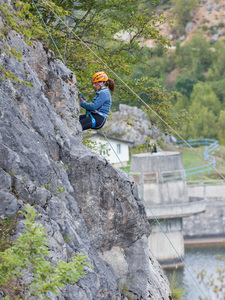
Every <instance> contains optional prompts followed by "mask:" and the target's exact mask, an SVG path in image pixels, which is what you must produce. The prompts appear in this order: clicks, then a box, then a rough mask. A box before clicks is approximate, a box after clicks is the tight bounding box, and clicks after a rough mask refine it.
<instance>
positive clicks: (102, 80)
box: [79, 72, 115, 130]
mask: <svg viewBox="0 0 225 300" xmlns="http://www.w3.org/2000/svg"><path fill="white" fill-rule="evenodd" d="M92 84H93V86H94V87H95V88H96V90H97V92H96V97H95V98H94V99H93V102H92V103H88V102H86V101H85V99H84V97H83V96H82V95H81V94H79V98H80V105H81V107H83V108H85V109H86V114H85V115H80V118H79V120H80V123H81V126H82V129H83V130H87V129H90V128H93V129H96V130H97V129H100V128H102V127H103V125H104V124H105V122H106V119H107V117H108V115H109V111H110V107H111V94H110V92H109V90H110V91H111V92H113V91H114V87H115V84H114V81H113V80H112V79H110V78H108V76H107V75H106V74H105V72H97V73H95V74H94V75H93V78H92Z"/></svg>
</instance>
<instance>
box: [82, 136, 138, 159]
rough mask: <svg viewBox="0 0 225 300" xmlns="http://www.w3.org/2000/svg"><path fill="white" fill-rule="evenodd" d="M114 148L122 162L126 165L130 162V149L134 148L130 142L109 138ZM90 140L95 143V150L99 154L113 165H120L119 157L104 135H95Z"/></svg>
mask: <svg viewBox="0 0 225 300" xmlns="http://www.w3.org/2000/svg"><path fill="white" fill-rule="evenodd" d="M107 138H108V140H109V142H110V144H111V146H112V148H113V149H114V150H115V151H116V154H117V155H118V157H119V158H120V160H121V162H122V163H123V164H124V165H126V164H127V162H128V161H129V147H131V146H133V143H132V142H130V141H126V140H122V139H118V138H114V137H110V136H107ZM88 140H90V141H92V142H93V148H94V150H96V151H97V152H98V153H99V154H101V155H102V156H104V157H105V158H106V159H107V160H108V161H109V162H110V163H111V164H116V165H117V164H120V161H119V159H118V157H117V155H116V154H115V153H114V151H113V149H111V147H110V145H109V144H108V142H107V140H106V139H105V137H104V135H102V134H100V133H95V134H93V135H91V136H90V137H88Z"/></svg>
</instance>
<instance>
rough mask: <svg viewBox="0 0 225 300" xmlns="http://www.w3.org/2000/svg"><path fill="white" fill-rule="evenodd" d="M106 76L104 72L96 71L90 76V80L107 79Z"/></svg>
mask: <svg viewBox="0 0 225 300" xmlns="http://www.w3.org/2000/svg"><path fill="white" fill-rule="evenodd" d="M107 80H108V76H107V75H106V74H105V72H97V73H95V74H94V75H93V77H92V82H100V81H107Z"/></svg>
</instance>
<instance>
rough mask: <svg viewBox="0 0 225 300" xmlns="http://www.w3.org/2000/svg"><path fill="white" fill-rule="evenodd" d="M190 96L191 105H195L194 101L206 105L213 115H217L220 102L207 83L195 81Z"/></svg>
mask: <svg viewBox="0 0 225 300" xmlns="http://www.w3.org/2000/svg"><path fill="white" fill-rule="evenodd" d="M190 98H191V103H192V106H196V103H200V104H201V106H202V107H207V108H208V109H209V110H210V111H211V112H212V113H213V114H214V115H215V116H218V115H219V112H220V109H221V103H220V101H219V99H218V97H217V96H216V94H215V92H214V91H213V89H212V87H211V86H210V85H209V84H208V83H203V82H199V83H197V84H196V85H195V86H194V89H193V92H192V94H191V97H190ZM193 111H194V109H193Z"/></svg>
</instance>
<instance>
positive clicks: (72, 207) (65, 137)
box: [0, 31, 170, 300]
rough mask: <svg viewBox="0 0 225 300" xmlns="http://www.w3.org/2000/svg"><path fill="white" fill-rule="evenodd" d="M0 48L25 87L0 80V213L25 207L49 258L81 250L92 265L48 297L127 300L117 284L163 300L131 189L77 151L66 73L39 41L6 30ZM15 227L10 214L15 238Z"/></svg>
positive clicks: (161, 280)
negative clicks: (44, 236) (33, 215)
mask: <svg viewBox="0 0 225 300" xmlns="http://www.w3.org/2000/svg"><path fill="white" fill-rule="evenodd" d="M2 42H3V41H2V40H1V42H0V49H2V48H3V47H2ZM4 42H5V43H7V44H8V45H9V47H14V48H15V49H16V50H17V51H19V52H20V53H21V54H22V62H21V63H20V62H18V61H17V60H15V59H14V58H12V57H11V58H9V57H8V56H7V55H5V54H4V53H2V54H1V56H0V65H3V66H4V67H5V68H6V69H9V70H11V71H12V72H13V73H14V74H15V75H16V76H17V77H18V78H19V79H21V80H26V81H29V82H32V83H33V84H34V87H30V86H28V85H23V84H18V83H15V82H13V81H10V80H8V79H7V80H5V81H3V80H0V215H1V216H5V217H9V216H13V215H15V214H17V213H18V210H19V209H20V210H24V208H25V206H26V204H27V203H29V204H30V205H32V206H33V207H34V208H35V210H36V212H38V213H41V214H42V217H41V218H40V220H39V222H41V223H42V225H43V226H44V227H45V228H46V229H47V233H48V239H49V242H50V251H51V257H50V259H51V260H53V261H54V260H55V259H59V258H60V259H63V260H65V261H69V260H70V258H71V256H73V255H76V254H77V253H78V252H80V253H82V254H84V255H86V256H87V257H88V261H89V262H90V263H91V264H92V265H93V266H94V268H93V269H87V270H86V271H87V275H86V277H85V278H83V279H81V280H80V281H79V282H78V284H77V285H67V286H65V287H64V289H61V290H59V296H58V297H56V296H53V295H51V294H49V297H50V299H68V300H91V299H92V300H99V299H104V300H110V299H118V300H120V299H128V298H127V297H126V295H125V292H124V290H123V286H126V290H127V291H128V292H129V295H130V297H132V299H152V300H159V299H165V300H166V299H170V291H169V287H168V282H167V279H166V277H165V275H164V274H163V272H162V270H161V268H160V266H159V264H158V262H157V261H156V260H155V258H154V257H153V255H152V254H151V252H150V251H149V250H148V239H147V237H148V236H149V234H150V227H149V224H148V222H147V219H146V213H145V210H144V207H143V205H142V203H141V200H140V199H139V197H138V193H137V188H136V185H135V183H134V181H133V180H132V179H131V178H130V177H128V176H127V175H126V174H125V173H124V172H122V171H119V170H117V169H115V168H114V167H113V166H112V165H110V164H109V163H108V162H107V161H106V160H105V159H104V158H102V157H101V156H99V155H98V154H96V153H95V152H93V151H91V150H90V149H89V148H87V147H85V146H84V145H83V144H82V132H81V127H80V124H79V121H78V118H79V104H78V101H77V90H76V89H75V88H73V87H72V86H71V84H70V83H76V78H75V75H74V74H73V73H72V72H71V71H70V70H69V69H68V68H67V67H65V65H63V63H62V62H61V61H59V60H56V59H55V58H54V54H53V53H52V52H51V51H48V50H45V49H44V48H43V46H42V44H40V43H39V42H34V43H33V45H32V46H28V45H27V44H25V42H24V41H23V39H22V38H21V37H20V36H19V35H18V34H17V33H15V32H13V31H12V32H10V33H9V34H8V36H7V40H5V41H4ZM58 187H60V188H61V189H62V188H63V189H65V193H61V192H60V189H59V188H58ZM23 229H24V226H23V218H22V217H20V216H19V217H18V223H17V226H16V234H17V235H18V234H20V233H21V232H22V231H23ZM28 277H29V276H28ZM28 280H29V279H28ZM0 295H3V293H0ZM0 298H1V296H0ZM129 299H131V298H129Z"/></svg>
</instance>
